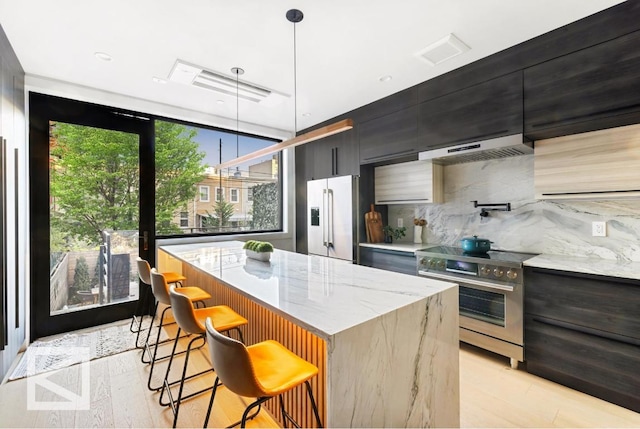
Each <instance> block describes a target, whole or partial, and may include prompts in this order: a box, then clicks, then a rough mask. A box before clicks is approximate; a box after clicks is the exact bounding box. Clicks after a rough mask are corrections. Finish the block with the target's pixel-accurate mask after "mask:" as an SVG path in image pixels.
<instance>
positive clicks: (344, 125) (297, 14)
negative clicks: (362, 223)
mask: <svg viewBox="0 0 640 429" xmlns="http://www.w3.org/2000/svg"><path fill="white" fill-rule="evenodd" d="M286 16H287V20H289V21H290V22H292V23H293V100H294V108H293V110H294V112H293V122H294V125H293V132H294V134H297V133H298V101H297V100H298V97H297V85H298V82H297V80H298V79H297V55H296V24H297V23H299V22H300V21H302V18H304V14H303V13H302V11H300V10H298V9H290V10H288V11H287V15H286ZM240 70H241V69H240ZM240 74H242V73H240ZM237 78H238V76H237V74H236V80H237ZM236 116H237V114H236ZM351 128H353V120H351V119H343V120H341V121H338V122H335V123H333V124H329V125H325V126H324V127H320V128H317V129H315V130H313V131H309V132H308V133H305V134H301V135H299V136H296V137H294V138H292V139H289V140H285V141H283V142H280V143H276V144H274V145H271V146H268V147H265V148H262V149H259V150H257V151H255V152H251V153H249V154H247V155H243V156H238V157H237V158H235V159H232V160H230V161H226V162H223V163H221V164H219V165H217V166H216V168H218V169H222V168H228V167H232V166H234V165H238V164H241V163H243V162H247V161H251V160H253V159H256V158H260V157H263V156H266V155H270V154H273V153H276V152H280V151H281V150H283V149H287V148H292V147H296V146H300V145H302V144H305V143H309V142H312V141H314V140H319V139H322V138H325V137H328V136H331V135H333V134H338V133H341V132H343V131H347V130H350V129H351Z"/></svg>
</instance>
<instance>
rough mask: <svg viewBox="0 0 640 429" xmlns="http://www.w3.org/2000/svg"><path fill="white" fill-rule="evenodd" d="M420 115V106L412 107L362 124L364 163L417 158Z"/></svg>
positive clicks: (361, 145)
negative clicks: (410, 156) (410, 157)
mask: <svg viewBox="0 0 640 429" xmlns="http://www.w3.org/2000/svg"><path fill="white" fill-rule="evenodd" d="M417 114H418V108H417V106H412V107H409V108H405V109H402V110H399V111H397V112H394V113H390V114H388V115H385V116H383V117H380V118H376V119H372V120H369V121H367V122H363V123H362V124H360V126H359V137H360V142H359V143H360V163H361V164H371V163H374V162H379V161H385V160H390V159H394V158H400V157H406V156H408V155H412V154H416V153H417V152H418V151H419V148H418V144H417V143H418V122H417Z"/></svg>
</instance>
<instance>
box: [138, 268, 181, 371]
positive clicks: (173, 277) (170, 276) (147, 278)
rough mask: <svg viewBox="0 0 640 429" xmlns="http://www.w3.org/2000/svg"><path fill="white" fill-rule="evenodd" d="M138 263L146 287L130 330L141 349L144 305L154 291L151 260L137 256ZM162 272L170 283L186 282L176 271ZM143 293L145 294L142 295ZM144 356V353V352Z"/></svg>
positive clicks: (141, 279) (139, 272)
mask: <svg viewBox="0 0 640 429" xmlns="http://www.w3.org/2000/svg"><path fill="white" fill-rule="evenodd" d="M136 263H137V265H138V277H139V278H140V281H141V282H142V284H143V285H144V286H145V288H144V292H143V294H144V295H143V294H140V295H141V299H140V301H139V303H140V305H139V307H141V308H140V310H136V311H135V312H134V313H133V316H132V317H131V325H130V326H129V330H130V331H131V332H133V333H134V334H136V348H137V349H141V348H144V344H139V340H140V332H141V331H144V329H142V322H143V319H144V316H145V314H144V305H145V303H146V302H147V301H148V300H149V298H150V297H151V296H153V292H152V291H151V266H150V265H149V262H147V261H146V260H145V259H142V258H141V257H139V256H138V257H137V258H136ZM162 274H164V277H165V279H167V283H169V284H174V283H175V284H179V285H180V286H182V282H184V281H185V280H186V279H187V278H186V277H185V276H183V275H182V274H178V273H175V272H173V271H165V272H163V273H162ZM142 295H143V296H142ZM138 312H140V318H139V319H138V317H137V313H138ZM136 323H137V325H138V326H136V327H135V328H134V325H135V324H136ZM143 357H144V354H143ZM143 363H148V362H145V361H144V360H143Z"/></svg>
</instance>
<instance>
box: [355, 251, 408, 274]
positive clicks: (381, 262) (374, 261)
mask: <svg viewBox="0 0 640 429" xmlns="http://www.w3.org/2000/svg"><path fill="white" fill-rule="evenodd" d="M360 265H365V266H367V267H373V268H380V269H381V270H387V271H395V272H397V273H403V274H412V275H416V274H417V273H418V269H417V265H416V257H415V255H414V254H413V253H409V252H398V251H395V250H386V249H375V248H372V247H360Z"/></svg>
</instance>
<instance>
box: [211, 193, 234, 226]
mask: <svg viewBox="0 0 640 429" xmlns="http://www.w3.org/2000/svg"><path fill="white" fill-rule="evenodd" d="M234 212H235V208H234V206H233V204H231V203H228V202H226V201H225V200H224V197H222V198H221V199H220V200H219V201H218V202H216V204H215V205H214V206H213V214H211V213H209V211H207V217H206V218H205V220H204V223H205V225H206V226H209V225H211V226H217V227H222V226H227V224H228V223H229V219H231V216H233V213H234Z"/></svg>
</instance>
